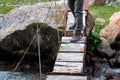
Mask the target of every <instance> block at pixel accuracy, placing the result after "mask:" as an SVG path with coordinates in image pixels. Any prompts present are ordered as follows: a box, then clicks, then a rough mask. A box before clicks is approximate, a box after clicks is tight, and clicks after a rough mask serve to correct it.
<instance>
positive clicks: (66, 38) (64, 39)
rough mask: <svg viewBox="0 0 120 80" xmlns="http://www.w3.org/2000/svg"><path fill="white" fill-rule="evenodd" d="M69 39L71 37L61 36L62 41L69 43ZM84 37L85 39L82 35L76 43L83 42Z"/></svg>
mask: <svg viewBox="0 0 120 80" xmlns="http://www.w3.org/2000/svg"><path fill="white" fill-rule="evenodd" d="M71 39H72V37H66V36H63V37H62V43H69V42H70V40H71ZM85 39H86V38H85V37H82V38H81V39H80V40H79V41H78V42H77V43H85Z"/></svg>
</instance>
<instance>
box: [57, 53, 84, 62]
mask: <svg viewBox="0 0 120 80" xmlns="http://www.w3.org/2000/svg"><path fill="white" fill-rule="evenodd" d="M83 59H84V53H58V56H57V58H56V61H57V62H58V61H68V62H69V61H76V62H83Z"/></svg>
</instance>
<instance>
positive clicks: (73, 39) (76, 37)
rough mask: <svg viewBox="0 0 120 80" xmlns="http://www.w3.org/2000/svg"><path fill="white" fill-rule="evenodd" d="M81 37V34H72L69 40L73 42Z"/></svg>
mask: <svg viewBox="0 0 120 80" xmlns="http://www.w3.org/2000/svg"><path fill="white" fill-rule="evenodd" d="M81 38H82V35H81V34H74V35H73V37H72V39H71V40H70V42H72V43H75V42H78V41H79V40H80V39H81Z"/></svg>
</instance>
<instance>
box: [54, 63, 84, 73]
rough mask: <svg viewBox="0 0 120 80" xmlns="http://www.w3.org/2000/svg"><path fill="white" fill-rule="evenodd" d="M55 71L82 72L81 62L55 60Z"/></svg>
mask: <svg viewBox="0 0 120 80" xmlns="http://www.w3.org/2000/svg"><path fill="white" fill-rule="evenodd" d="M53 72H55V73H71V74H72V73H73V74H74V73H82V72H83V63H77V62H55V66H54V70H53Z"/></svg>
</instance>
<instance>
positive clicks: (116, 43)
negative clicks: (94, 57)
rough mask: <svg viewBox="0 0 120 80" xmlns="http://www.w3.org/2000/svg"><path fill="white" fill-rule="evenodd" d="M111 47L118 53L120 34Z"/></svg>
mask: <svg viewBox="0 0 120 80" xmlns="http://www.w3.org/2000/svg"><path fill="white" fill-rule="evenodd" d="M110 47H111V48H112V49H114V50H117V51H119V50H120V34H118V35H117V37H116V38H115V40H114V41H113V42H111V44H110Z"/></svg>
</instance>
